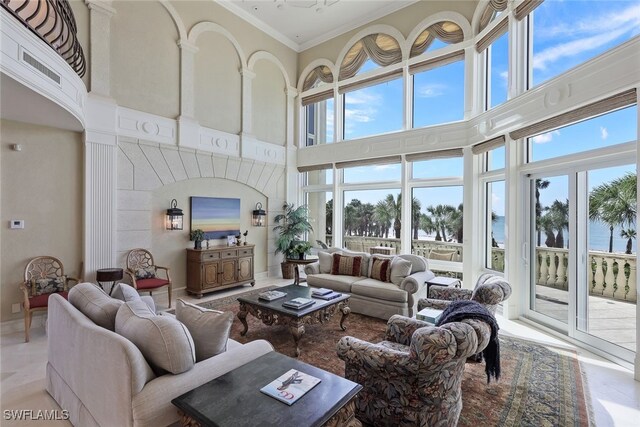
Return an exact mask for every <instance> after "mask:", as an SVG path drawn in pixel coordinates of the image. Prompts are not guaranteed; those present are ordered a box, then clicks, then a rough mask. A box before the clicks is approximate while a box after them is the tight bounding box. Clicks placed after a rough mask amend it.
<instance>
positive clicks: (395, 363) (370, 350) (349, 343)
mask: <svg viewBox="0 0 640 427" xmlns="http://www.w3.org/2000/svg"><path fill="white" fill-rule="evenodd" d="M336 350H337V353H338V357H339V358H340V359H342V360H344V362H345V365H352V366H357V367H358V369H363V370H365V371H369V372H385V371H390V370H392V371H394V372H396V373H398V375H399V376H400V375H415V374H416V371H415V367H416V366H417V364H416V363H415V361H412V360H411V356H410V353H409V352H402V351H398V350H393V349H391V348H389V347H385V346H382V345H380V344H373V343H370V342H367V341H363V340H360V339H358V338H354V337H342V338H340V341H338V345H337V348H336Z"/></svg>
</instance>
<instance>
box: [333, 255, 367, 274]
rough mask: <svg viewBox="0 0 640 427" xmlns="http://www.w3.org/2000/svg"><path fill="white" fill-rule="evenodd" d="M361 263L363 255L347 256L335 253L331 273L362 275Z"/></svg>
mask: <svg viewBox="0 0 640 427" xmlns="http://www.w3.org/2000/svg"><path fill="white" fill-rule="evenodd" d="M361 265H362V257H361V256H345V255H340V254H333V265H332V266H331V274H334V275H337V274H340V275H346V276H360V267H361Z"/></svg>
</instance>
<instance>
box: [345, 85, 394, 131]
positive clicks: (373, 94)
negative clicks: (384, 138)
mask: <svg viewBox="0 0 640 427" xmlns="http://www.w3.org/2000/svg"><path fill="white" fill-rule="evenodd" d="M402 100H403V87H402V78H399V79H395V80H391V81H388V82H384V83H380V84H376V85H374V86H368V87H365V88H362V89H356V90H353V91H350V92H346V93H345V94H344V139H345V140H348V139H355V138H362V137H365V136H370V135H377V134H381V133H386V132H393V131H399V130H401V129H402V122H403V120H402V117H403V111H404V108H403V102H402Z"/></svg>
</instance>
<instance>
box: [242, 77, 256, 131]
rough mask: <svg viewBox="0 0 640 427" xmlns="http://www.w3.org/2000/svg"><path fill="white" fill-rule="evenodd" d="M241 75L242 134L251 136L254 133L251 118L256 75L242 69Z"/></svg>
mask: <svg viewBox="0 0 640 427" xmlns="http://www.w3.org/2000/svg"><path fill="white" fill-rule="evenodd" d="M240 75H241V76H242V133H243V134H245V133H246V134H249V135H251V134H252V132H253V125H252V118H251V116H252V109H253V105H252V104H253V102H252V100H251V96H252V84H253V79H254V78H255V77H256V73H254V72H253V71H250V70H248V69H241V70H240Z"/></svg>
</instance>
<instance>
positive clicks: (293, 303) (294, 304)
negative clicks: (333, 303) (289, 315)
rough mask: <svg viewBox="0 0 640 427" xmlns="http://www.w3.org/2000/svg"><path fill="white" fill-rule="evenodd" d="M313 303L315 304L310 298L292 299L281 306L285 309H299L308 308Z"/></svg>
mask: <svg viewBox="0 0 640 427" xmlns="http://www.w3.org/2000/svg"><path fill="white" fill-rule="evenodd" d="M315 303H316V302H315V301H314V300H312V299H310V298H294V299H292V300H289V301H285V302H283V303H282V306H283V307H287V308H293V309H300V308H305V307H309V306H310V305H313V304H315Z"/></svg>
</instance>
